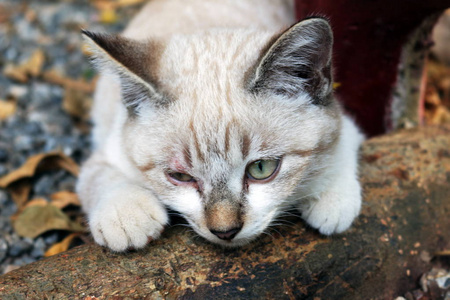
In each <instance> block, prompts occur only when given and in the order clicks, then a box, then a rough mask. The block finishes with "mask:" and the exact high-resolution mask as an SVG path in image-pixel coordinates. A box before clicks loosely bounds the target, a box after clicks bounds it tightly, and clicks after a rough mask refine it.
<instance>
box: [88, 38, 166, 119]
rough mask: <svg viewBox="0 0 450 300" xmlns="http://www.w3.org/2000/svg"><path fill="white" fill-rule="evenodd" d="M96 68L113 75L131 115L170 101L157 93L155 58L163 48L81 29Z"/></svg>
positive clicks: (151, 43)
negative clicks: (148, 106)
mask: <svg viewBox="0 0 450 300" xmlns="http://www.w3.org/2000/svg"><path fill="white" fill-rule="evenodd" d="M82 34H83V37H84V40H85V42H86V43H87V45H88V47H89V51H90V52H91V53H92V55H91V59H92V61H93V63H94V65H95V66H96V68H97V69H98V70H99V71H100V72H103V73H104V74H108V73H112V74H115V75H117V76H118V77H119V79H120V82H121V92H122V100H123V103H124V104H125V106H126V107H127V109H128V112H129V113H130V114H136V113H137V112H138V111H139V108H140V107H141V106H142V105H145V104H151V105H153V106H156V107H160V106H165V105H166V104H167V99H166V98H165V97H163V96H162V95H161V94H160V93H158V91H157V89H156V87H157V77H156V76H155V74H154V71H152V70H155V69H156V67H157V66H156V65H154V64H156V63H157V62H156V58H155V57H157V56H158V55H159V54H160V53H161V51H162V50H161V45H158V44H157V43H156V42H146V43H144V42H138V41H135V40H131V39H128V38H124V37H121V36H118V35H109V34H98V33H93V32H90V31H86V30H82Z"/></svg>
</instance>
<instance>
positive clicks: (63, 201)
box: [50, 191, 81, 209]
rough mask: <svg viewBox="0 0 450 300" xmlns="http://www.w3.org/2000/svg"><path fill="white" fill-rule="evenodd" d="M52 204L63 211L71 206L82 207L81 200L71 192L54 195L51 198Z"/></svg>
mask: <svg viewBox="0 0 450 300" xmlns="http://www.w3.org/2000/svg"><path fill="white" fill-rule="evenodd" d="M50 198H51V204H52V205H53V206H56V207H58V208H60V209H63V208H65V207H67V206H69V205H75V206H81V203H80V200H78V196H77V194H75V193H72V192H69V191H61V192H57V193H54V194H53V195H51V196H50Z"/></svg>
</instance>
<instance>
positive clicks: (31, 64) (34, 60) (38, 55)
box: [23, 49, 45, 77]
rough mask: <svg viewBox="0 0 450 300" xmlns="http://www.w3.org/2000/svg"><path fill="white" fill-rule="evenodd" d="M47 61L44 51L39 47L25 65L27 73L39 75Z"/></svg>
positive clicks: (34, 75)
mask: <svg viewBox="0 0 450 300" xmlns="http://www.w3.org/2000/svg"><path fill="white" fill-rule="evenodd" d="M44 62H45V56H44V52H43V51H42V50H41V49H37V50H36V51H34V52H33V54H31V57H30V59H29V60H28V61H26V62H25V64H24V65H23V67H24V68H25V70H26V71H27V73H28V74H29V75H31V76H33V77H36V76H38V75H39V74H40V73H41V70H42V66H43V65H44Z"/></svg>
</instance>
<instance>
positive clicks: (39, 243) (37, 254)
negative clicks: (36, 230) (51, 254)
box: [30, 237, 46, 258]
mask: <svg viewBox="0 0 450 300" xmlns="http://www.w3.org/2000/svg"><path fill="white" fill-rule="evenodd" d="M45 247H46V244H45V241H44V239H43V238H42V237H39V238H38V239H37V240H36V241H35V242H34V248H33V250H31V253H30V255H31V257H34V258H41V257H42V256H44V253H45Z"/></svg>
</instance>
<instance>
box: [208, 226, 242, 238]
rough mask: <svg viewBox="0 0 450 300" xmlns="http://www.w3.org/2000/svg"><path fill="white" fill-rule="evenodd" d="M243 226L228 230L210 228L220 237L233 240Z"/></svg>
mask: <svg viewBox="0 0 450 300" xmlns="http://www.w3.org/2000/svg"><path fill="white" fill-rule="evenodd" d="M241 228H242V227H238V228H233V229H230V230H228V231H217V230H212V229H210V231H211V233H212V234H214V235H215V236H217V237H218V238H219V239H222V240H226V241H231V240H232V239H233V238H234V237H235V236H236V235H237V234H238V232H239V231H240V230H241Z"/></svg>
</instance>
